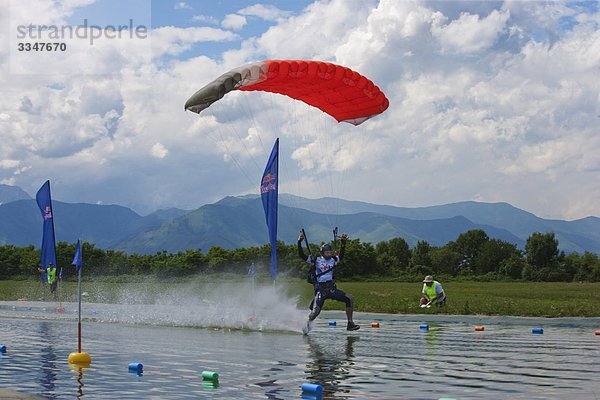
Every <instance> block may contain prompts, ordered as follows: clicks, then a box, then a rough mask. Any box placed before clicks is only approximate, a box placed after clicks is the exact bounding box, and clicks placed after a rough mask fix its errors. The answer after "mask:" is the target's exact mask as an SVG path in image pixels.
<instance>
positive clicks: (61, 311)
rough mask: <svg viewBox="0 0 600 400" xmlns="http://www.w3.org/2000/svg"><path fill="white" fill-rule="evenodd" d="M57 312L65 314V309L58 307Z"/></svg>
mask: <svg viewBox="0 0 600 400" xmlns="http://www.w3.org/2000/svg"><path fill="white" fill-rule="evenodd" d="M56 312H57V313H64V312H65V308H64V307H60V306H58V307H56Z"/></svg>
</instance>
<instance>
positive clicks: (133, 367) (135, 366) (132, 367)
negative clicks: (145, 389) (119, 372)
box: [129, 362, 144, 374]
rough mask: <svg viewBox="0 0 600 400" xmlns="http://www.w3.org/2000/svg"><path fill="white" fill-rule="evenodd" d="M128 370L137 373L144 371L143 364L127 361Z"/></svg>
mask: <svg viewBox="0 0 600 400" xmlns="http://www.w3.org/2000/svg"><path fill="white" fill-rule="evenodd" d="M129 372H137V373H138V374H141V373H142V372H144V364H142V363H137V362H133V363H129Z"/></svg>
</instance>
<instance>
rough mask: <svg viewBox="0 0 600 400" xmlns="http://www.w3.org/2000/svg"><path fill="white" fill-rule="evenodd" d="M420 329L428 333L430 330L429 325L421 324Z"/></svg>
mask: <svg viewBox="0 0 600 400" xmlns="http://www.w3.org/2000/svg"><path fill="white" fill-rule="evenodd" d="M419 328H420V329H423V330H426V331H428V330H429V325H427V324H421V325H419Z"/></svg>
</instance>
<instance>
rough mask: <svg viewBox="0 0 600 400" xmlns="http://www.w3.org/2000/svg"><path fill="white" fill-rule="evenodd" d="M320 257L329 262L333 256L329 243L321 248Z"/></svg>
mask: <svg viewBox="0 0 600 400" xmlns="http://www.w3.org/2000/svg"><path fill="white" fill-rule="evenodd" d="M321 256H323V258H324V259H326V260H329V259H330V258H331V257H332V256H333V249H332V248H331V245H330V244H329V243H325V244H324V245H323V246H321Z"/></svg>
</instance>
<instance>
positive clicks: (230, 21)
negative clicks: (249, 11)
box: [221, 14, 248, 31]
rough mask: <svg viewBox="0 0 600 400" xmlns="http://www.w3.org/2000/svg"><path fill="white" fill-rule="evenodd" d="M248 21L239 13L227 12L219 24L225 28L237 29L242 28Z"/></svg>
mask: <svg viewBox="0 0 600 400" xmlns="http://www.w3.org/2000/svg"><path fill="white" fill-rule="evenodd" d="M247 23H248V21H247V20H246V17H244V16H243V15H239V14H227V15H226V16H225V18H223V21H222V22H221V26H222V27H223V28H225V29H232V30H234V31H239V30H240V29H242V28H243V27H244V26H246V24H247Z"/></svg>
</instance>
